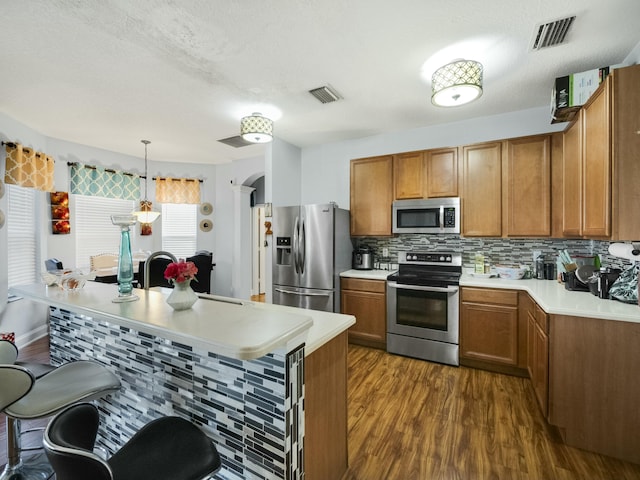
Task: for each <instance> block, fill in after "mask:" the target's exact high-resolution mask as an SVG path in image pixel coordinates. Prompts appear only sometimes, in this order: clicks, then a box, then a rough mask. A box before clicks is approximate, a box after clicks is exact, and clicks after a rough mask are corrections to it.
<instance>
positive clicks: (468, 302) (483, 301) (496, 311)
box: [460, 287, 524, 375]
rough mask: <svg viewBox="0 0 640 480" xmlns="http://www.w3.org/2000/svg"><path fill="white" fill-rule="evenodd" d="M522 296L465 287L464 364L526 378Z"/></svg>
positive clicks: (462, 349)
mask: <svg viewBox="0 0 640 480" xmlns="http://www.w3.org/2000/svg"><path fill="white" fill-rule="evenodd" d="M518 323H519V321H518V292H517V291H514V290H501V289H490V288H474V287H464V288H463V289H462V296H461V309H460V364H461V365H466V366H470V367H480V368H484V369H486V370H493V371H498V372H503V373H512V374H517V375H523V374H524V372H523V371H521V369H519V366H520V352H519V350H520V349H519V344H520V335H521V334H520V329H519V325H518Z"/></svg>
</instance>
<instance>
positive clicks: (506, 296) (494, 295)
mask: <svg viewBox="0 0 640 480" xmlns="http://www.w3.org/2000/svg"><path fill="white" fill-rule="evenodd" d="M462 301H463V302H475V303H494V304H497V305H509V306H512V307H517V306H518V292H517V291H516V290H499V289H493V288H475V287H464V288H463V289H462Z"/></svg>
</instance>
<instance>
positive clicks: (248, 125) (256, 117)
mask: <svg viewBox="0 0 640 480" xmlns="http://www.w3.org/2000/svg"><path fill="white" fill-rule="evenodd" d="M240 135H241V136H242V138H244V139H245V140H246V141H247V142H251V143H267V142H270V141H271V140H272V139H273V120H271V119H269V118H267V117H264V116H262V114H261V113H254V114H252V115H250V116H248V117H244V118H243V119H242V120H240Z"/></svg>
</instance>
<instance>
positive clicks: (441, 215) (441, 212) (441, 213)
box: [440, 205, 444, 229]
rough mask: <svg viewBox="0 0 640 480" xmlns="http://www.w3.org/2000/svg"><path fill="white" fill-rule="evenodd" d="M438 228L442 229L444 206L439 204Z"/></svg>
mask: <svg viewBox="0 0 640 480" xmlns="http://www.w3.org/2000/svg"><path fill="white" fill-rule="evenodd" d="M440 229H444V206H442V205H440Z"/></svg>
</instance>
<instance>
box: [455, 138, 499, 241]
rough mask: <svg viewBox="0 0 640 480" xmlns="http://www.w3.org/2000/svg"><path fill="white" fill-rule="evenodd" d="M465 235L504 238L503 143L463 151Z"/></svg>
mask: <svg viewBox="0 0 640 480" xmlns="http://www.w3.org/2000/svg"><path fill="white" fill-rule="evenodd" d="M461 158H462V235H463V236H465V237H500V236H501V235H502V142H488V143H479V144H476V145H468V146H464V147H461Z"/></svg>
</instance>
